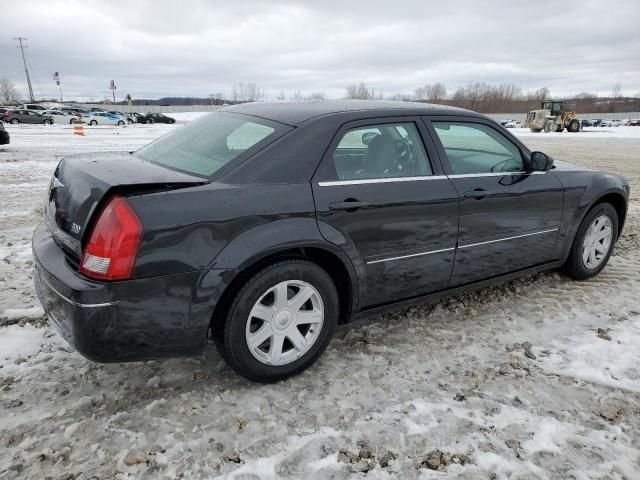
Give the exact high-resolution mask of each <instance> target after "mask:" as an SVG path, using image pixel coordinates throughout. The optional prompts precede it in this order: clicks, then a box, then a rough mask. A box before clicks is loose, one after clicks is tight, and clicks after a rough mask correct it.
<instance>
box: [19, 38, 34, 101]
mask: <svg viewBox="0 0 640 480" xmlns="http://www.w3.org/2000/svg"><path fill="white" fill-rule="evenodd" d="M14 40H18V42H19V43H20V45H19V46H18V48H19V49H20V52H22V63H23V64H24V73H26V74H27V85H29V98H31V103H33V102H35V101H36V100H35V98H33V88H32V87H31V79H30V78H29V70H28V69H27V61H26V60H25V59H24V49H25V48H28V47H27V45H23V44H22V41H23V40H26V38H24V37H16V38H14Z"/></svg>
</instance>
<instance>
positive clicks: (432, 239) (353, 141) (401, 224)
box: [313, 117, 458, 307]
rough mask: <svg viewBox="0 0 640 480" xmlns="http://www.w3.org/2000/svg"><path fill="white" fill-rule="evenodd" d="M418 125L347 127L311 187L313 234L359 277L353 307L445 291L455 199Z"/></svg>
mask: <svg viewBox="0 0 640 480" xmlns="http://www.w3.org/2000/svg"><path fill="white" fill-rule="evenodd" d="M423 136H427V133H426V129H425V127H424V125H423V124H421V122H420V119H419V118H415V117H409V118H396V119H377V120H369V121H358V122H353V123H351V124H348V125H346V126H344V127H343V128H342V129H341V130H340V131H339V132H338V135H336V138H335V139H334V142H333V143H332V145H331V146H330V148H329V149H328V152H327V154H326V155H325V158H324V159H323V162H322V164H321V166H320V168H319V170H318V172H317V174H316V176H315V178H314V180H313V195H314V199H315V202H316V211H317V218H318V225H319V227H320V231H321V232H322V234H323V235H324V236H325V238H326V239H327V240H328V241H331V242H333V243H335V244H337V245H339V246H340V247H342V248H343V249H344V251H345V252H346V253H347V254H348V255H349V256H350V258H351V260H352V262H353V264H354V266H355V267H356V270H357V271H358V272H359V273H360V277H361V278H360V285H359V300H360V306H361V307H365V306H373V305H381V304H384V303H388V302H391V301H395V300H400V299H403V298H409V297H413V296H418V295H421V294H424V293H428V292H431V291H435V290H441V289H444V288H446V287H447V285H448V282H449V277H450V275H451V270H452V266H453V258H454V251H455V246H456V237H457V233H458V195H457V193H456V190H455V188H454V186H453V183H452V182H451V180H449V179H448V178H447V177H446V176H444V175H443V174H442V169H441V165H440V164H439V163H437V162H433V160H434V157H436V154H435V151H434V150H433V148H432V146H430V145H427V148H425V145H424V143H423V139H422V137H423Z"/></svg>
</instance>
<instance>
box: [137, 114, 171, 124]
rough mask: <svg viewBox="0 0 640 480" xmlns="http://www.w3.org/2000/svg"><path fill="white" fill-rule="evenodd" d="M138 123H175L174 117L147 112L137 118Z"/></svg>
mask: <svg viewBox="0 0 640 480" xmlns="http://www.w3.org/2000/svg"><path fill="white" fill-rule="evenodd" d="M138 123H176V119H175V118H172V117H168V116H166V115H164V114H162V113H147V114H146V115H142V116H141V117H140V118H138Z"/></svg>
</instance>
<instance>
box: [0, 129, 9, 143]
mask: <svg viewBox="0 0 640 480" xmlns="http://www.w3.org/2000/svg"><path fill="white" fill-rule="evenodd" d="M8 143H9V132H7V131H6V130H0V145H7V144H8Z"/></svg>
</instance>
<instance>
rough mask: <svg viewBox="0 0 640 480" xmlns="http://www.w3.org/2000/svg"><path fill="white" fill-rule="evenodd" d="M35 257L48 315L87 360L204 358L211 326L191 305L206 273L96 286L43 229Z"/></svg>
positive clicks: (39, 231) (39, 290) (36, 276)
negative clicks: (202, 275) (203, 274)
mask: <svg viewBox="0 0 640 480" xmlns="http://www.w3.org/2000/svg"><path fill="white" fill-rule="evenodd" d="M33 254H34V260H35V272H34V281H35V286H36V292H37V294H38V297H39V298H40V301H41V303H42V305H43V308H44V310H45V312H46V313H47V315H48V316H49V318H50V319H51V322H52V324H53V325H54V327H55V328H56V330H57V331H58V332H59V333H60V334H61V335H62V337H63V338H64V339H65V340H66V341H67V342H69V343H70V344H71V345H72V346H73V347H74V348H75V349H77V350H78V352H80V353H81V354H82V355H84V356H85V357H87V358H89V359H91V360H94V361H97V362H105V363H106V362H121V361H138V360H148V359H153V358H161V357H173V356H184V355H197V354H200V353H202V351H203V348H204V345H205V342H206V332H207V328H208V320H207V319H206V318H204V316H203V315H199V316H198V317H199V318H194V314H193V313H194V311H198V308H193V307H194V306H193V305H192V303H193V302H192V300H193V296H194V292H195V291H196V288H197V285H198V282H199V278H200V277H201V272H189V273H182V274H174V275H165V276H157V277H149V278H141V279H133V280H127V281H121V282H97V281H91V280H89V279H87V278H86V277H84V276H82V275H80V274H79V273H78V272H77V271H76V268H75V267H74V266H73V265H72V264H71V263H70V262H69V260H68V259H67V257H66V256H65V254H64V252H63V251H62V250H61V249H60V247H59V246H58V245H57V244H56V242H55V241H54V240H53V238H52V236H51V234H50V233H49V231H48V230H47V228H46V227H45V225H44V224H41V225H39V226H38V228H37V229H36V231H35V233H34V236H33ZM200 310H202V309H200Z"/></svg>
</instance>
